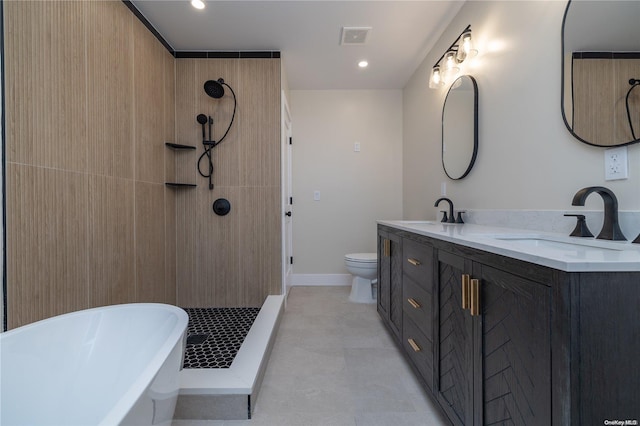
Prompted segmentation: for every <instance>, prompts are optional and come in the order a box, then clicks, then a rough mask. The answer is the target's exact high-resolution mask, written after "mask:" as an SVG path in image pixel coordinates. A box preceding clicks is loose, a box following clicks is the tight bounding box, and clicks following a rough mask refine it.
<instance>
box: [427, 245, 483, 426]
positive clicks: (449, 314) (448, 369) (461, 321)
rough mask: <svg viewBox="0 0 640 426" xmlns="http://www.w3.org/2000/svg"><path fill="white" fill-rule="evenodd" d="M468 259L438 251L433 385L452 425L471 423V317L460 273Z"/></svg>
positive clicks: (468, 265) (468, 267)
mask: <svg viewBox="0 0 640 426" xmlns="http://www.w3.org/2000/svg"><path fill="white" fill-rule="evenodd" d="M471 266H472V264H471V262H470V261H468V260H466V259H465V258H463V257H460V256H456V255H453V254H451V253H448V252H445V251H442V250H439V251H438V279H437V282H436V285H437V293H436V294H437V300H438V303H437V306H436V313H437V315H438V320H437V321H436V324H437V328H436V330H435V331H436V335H437V338H436V345H437V346H436V351H435V356H434V363H435V378H436V380H435V389H436V396H437V398H438V402H439V403H440V405H441V406H442V407H443V408H444V411H445V412H446V414H447V416H448V417H449V420H451V422H452V423H453V424H454V425H472V424H473V363H474V354H473V347H474V345H473V340H474V330H473V325H474V320H473V317H472V316H471V315H470V313H469V311H468V310H467V309H466V308H463V306H462V298H463V296H462V276H463V275H464V274H468V273H469V272H470V271H471Z"/></svg>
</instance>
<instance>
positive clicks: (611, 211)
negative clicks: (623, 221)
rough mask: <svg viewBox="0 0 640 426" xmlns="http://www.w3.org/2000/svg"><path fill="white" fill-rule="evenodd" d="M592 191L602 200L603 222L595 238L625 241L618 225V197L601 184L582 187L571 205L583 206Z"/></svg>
mask: <svg viewBox="0 0 640 426" xmlns="http://www.w3.org/2000/svg"><path fill="white" fill-rule="evenodd" d="M592 192H597V193H598V194H600V196H601V197H602V201H604V223H603V224H602V230H601V231H600V234H598V236H597V237H596V238H598V239H601V240H614V241H626V240H627V239H626V238H625V236H624V234H623V233H622V231H621V230H620V226H619V225H618V199H617V198H616V196H615V194H614V193H613V192H612V191H611V190H610V189H608V188H605V187H603V186H589V187H587V188H582V189H581V190H580V191H578V192H576V195H574V196H573V201H572V202H571V205H573V206H584V202H585V200H586V199H587V197H588V196H589V194H591V193H592Z"/></svg>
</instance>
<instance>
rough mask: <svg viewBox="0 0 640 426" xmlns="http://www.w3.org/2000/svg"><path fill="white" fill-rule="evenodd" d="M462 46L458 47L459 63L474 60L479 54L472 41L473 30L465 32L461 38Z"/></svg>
mask: <svg viewBox="0 0 640 426" xmlns="http://www.w3.org/2000/svg"><path fill="white" fill-rule="evenodd" d="M460 39H461V41H460V46H459V47H458V55H457V59H458V62H462V61H464V60H466V59H469V58H473V57H474V56H476V55H477V54H478V51H477V50H476V49H474V48H473V41H472V39H471V30H469V31H467V32H465V33H463V34H462V36H461V37H460Z"/></svg>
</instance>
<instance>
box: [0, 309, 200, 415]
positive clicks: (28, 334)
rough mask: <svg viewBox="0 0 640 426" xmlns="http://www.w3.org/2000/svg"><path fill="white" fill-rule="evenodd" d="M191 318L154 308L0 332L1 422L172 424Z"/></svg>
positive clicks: (94, 313)
mask: <svg viewBox="0 0 640 426" xmlns="http://www.w3.org/2000/svg"><path fill="white" fill-rule="evenodd" d="M187 323H188V316H187V314H186V312H184V311H183V310H182V309H180V308H176V307H175V306H170V305H162V304H153V303H148V304H147V303H136V304H125V305H114V306H107V307H102V308H95V309H88V310H84V311H79V312H73V313H70V314H66V315H60V316H57V317H53V318H49V319H46V320H43V321H39V322H36V323H33V324H29V325H26V326H23V327H20V328H17V329H15V330H11V331H8V332H6V333H1V334H0V376H1V378H0V380H1V387H0V401H1V402H0V424H1V425H2V426H12V425H61V426H62V425H64V426H67V425H82V426H88V425H116V424H123V425H127V424H135V425H152V424H165V425H170V424H171V420H172V418H173V412H174V409H175V404H176V401H177V397H178V391H179V387H180V382H179V370H180V368H181V366H182V358H183V355H184V344H185V334H186V327H187Z"/></svg>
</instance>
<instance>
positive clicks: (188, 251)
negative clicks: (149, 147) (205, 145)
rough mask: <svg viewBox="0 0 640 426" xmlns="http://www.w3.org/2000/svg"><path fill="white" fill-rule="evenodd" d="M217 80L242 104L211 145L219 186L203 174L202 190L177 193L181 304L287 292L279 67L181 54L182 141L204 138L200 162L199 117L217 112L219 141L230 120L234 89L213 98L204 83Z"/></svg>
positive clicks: (228, 302) (246, 300) (243, 301)
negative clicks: (217, 204)
mask: <svg viewBox="0 0 640 426" xmlns="http://www.w3.org/2000/svg"><path fill="white" fill-rule="evenodd" d="M218 78H223V79H224V80H225V81H226V82H227V83H228V84H229V85H230V86H232V87H233V88H234V90H235V91H236V94H237V96H238V110H237V113H236V117H235V122H234V125H233V127H232V130H231V131H230V132H229V136H227V139H225V141H224V142H223V143H222V144H220V145H219V146H217V147H216V148H214V150H213V158H214V177H213V184H214V186H215V188H214V190H213V191H209V190H208V189H207V183H208V182H207V180H206V179H205V178H202V177H200V176H199V175H197V183H198V188H197V189H196V190H193V191H192V190H190V191H186V192H185V191H180V192H178V193H177V195H176V197H177V199H176V211H177V213H176V220H177V224H176V228H177V229H176V235H177V243H176V257H177V259H178V260H177V263H176V268H177V271H176V276H177V279H176V281H177V284H176V285H177V293H178V304H179V305H180V306H185V307H186V306H260V305H261V303H262V301H263V300H264V298H265V297H266V296H267V295H268V294H280V292H281V285H280V283H281V251H280V244H281V242H280V240H281V235H280V220H281V218H280V189H279V184H280V65H279V61H278V60H275V61H272V60H265V59H260V60H245V59H242V60H239V59H232V60H221V59H187V60H185V59H178V60H176V117H177V118H176V121H177V123H176V128H177V134H178V138H177V139H178V140H179V141H180V143H188V142H185V141H184V140H187V139H194V138H195V139H196V140H197V141H198V152H197V153H194V154H193V159H194V161H195V159H196V158H197V157H198V156H199V155H200V153H201V152H202V147H201V145H200V141H201V139H202V133H201V127H200V126H199V125H198V124H197V122H196V121H195V117H196V115H197V114H199V113H202V114H205V115H211V116H212V117H213V118H214V122H215V136H214V139H215V140H219V138H220V137H221V136H222V133H223V132H224V131H225V129H226V127H227V125H228V123H229V120H230V119H231V114H232V110H233V102H232V97H231V94H230V90H229V89H228V88H227V87H225V92H226V94H225V97H224V98H222V99H213V98H210V97H209V96H207V95H206V94H205V92H204V89H203V86H204V82H205V81H206V80H217V79H218ZM207 136H208V135H207ZM176 158H177V166H176V174H177V176H178V177H179V178H180V179H183V178H185V177H187V178H188V174H187V173H188V172H187V173H184V174H181V173H182V172H181V171H180V167H181V166H180V165H184V164H185V163H188V162H184V161H181V160H180V158H178V157H176ZM183 167H184V166H183ZM203 167H204V170H203V171H206V170H207V169H206V167H205V166H204V162H203ZM194 169H195V167H194ZM194 171H195V170H194ZM217 198H227V199H228V200H229V201H230V202H231V212H230V213H229V214H228V215H227V216H222V217H220V216H216V215H215V214H214V213H213V212H212V207H211V206H212V203H213V201H214V200H215V199H217ZM194 262H195V264H194Z"/></svg>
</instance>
